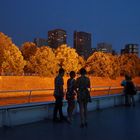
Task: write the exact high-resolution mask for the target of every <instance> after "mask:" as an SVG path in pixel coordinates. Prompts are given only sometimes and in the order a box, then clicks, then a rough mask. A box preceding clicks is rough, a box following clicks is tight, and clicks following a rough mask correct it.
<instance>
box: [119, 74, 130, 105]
mask: <svg viewBox="0 0 140 140" xmlns="http://www.w3.org/2000/svg"><path fill="white" fill-rule="evenodd" d="M128 78H129V75H127V74H126V75H125V79H124V80H123V81H122V82H121V86H123V87H124V89H123V92H124V96H125V106H128V105H129V103H128V95H127V94H126V93H125V86H126V81H127V79H128Z"/></svg>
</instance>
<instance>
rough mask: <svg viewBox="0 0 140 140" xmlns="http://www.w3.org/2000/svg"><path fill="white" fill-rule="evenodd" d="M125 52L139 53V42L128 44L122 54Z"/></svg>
mask: <svg viewBox="0 0 140 140" xmlns="http://www.w3.org/2000/svg"><path fill="white" fill-rule="evenodd" d="M125 53H133V54H136V55H138V54H139V45H138V44H126V45H125V48H124V49H122V50H121V54H125Z"/></svg>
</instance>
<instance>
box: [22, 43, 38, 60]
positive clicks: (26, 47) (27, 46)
mask: <svg viewBox="0 0 140 140" xmlns="http://www.w3.org/2000/svg"><path fill="white" fill-rule="evenodd" d="M36 51H37V47H36V45H35V43H33V42H25V43H23V44H22V46H21V52H22V55H23V57H24V59H25V60H27V61H28V60H29V59H30V57H31V56H33V55H35V53H36Z"/></svg>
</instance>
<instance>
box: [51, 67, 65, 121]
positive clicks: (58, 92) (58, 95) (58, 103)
mask: <svg viewBox="0 0 140 140" xmlns="http://www.w3.org/2000/svg"><path fill="white" fill-rule="evenodd" d="M63 76H64V69H62V68H60V69H59V74H58V76H57V77H56V78H55V81H54V82H55V83H54V84H55V89H54V97H55V107H54V114H53V121H54V122H57V121H62V120H64V116H63V112H62V106H63V98H64V90H63V85H64V80H63ZM58 111H59V116H60V118H57V112H58Z"/></svg>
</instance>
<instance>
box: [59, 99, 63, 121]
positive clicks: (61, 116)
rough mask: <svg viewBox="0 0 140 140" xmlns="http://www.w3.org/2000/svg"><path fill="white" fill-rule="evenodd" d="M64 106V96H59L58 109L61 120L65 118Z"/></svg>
mask: <svg viewBox="0 0 140 140" xmlns="http://www.w3.org/2000/svg"><path fill="white" fill-rule="evenodd" d="M62 106H63V98H61V97H60V98H59V99H58V110H59V116H60V120H64V115H63V111H62Z"/></svg>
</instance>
